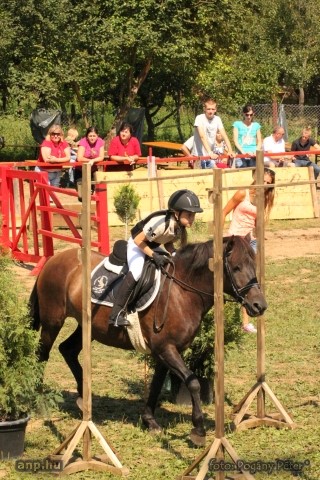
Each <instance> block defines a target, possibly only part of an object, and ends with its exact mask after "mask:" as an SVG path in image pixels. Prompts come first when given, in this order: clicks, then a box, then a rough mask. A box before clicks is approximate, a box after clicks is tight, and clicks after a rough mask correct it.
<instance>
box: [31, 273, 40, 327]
mask: <svg viewBox="0 0 320 480" xmlns="http://www.w3.org/2000/svg"><path fill="white" fill-rule="evenodd" d="M29 312H30V316H31V318H32V323H31V327H32V328H33V330H39V329H40V311H39V298H38V289H37V280H36V283H35V284H34V287H33V289H32V292H31V295H30V298H29Z"/></svg>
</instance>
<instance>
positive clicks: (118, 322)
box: [109, 312, 131, 327]
mask: <svg viewBox="0 0 320 480" xmlns="http://www.w3.org/2000/svg"><path fill="white" fill-rule="evenodd" d="M109 325H113V326H114V327H128V326H129V325H131V323H130V322H129V320H128V319H127V317H126V316H124V314H123V312H119V313H118V315H117V317H116V318H115V320H113V319H109Z"/></svg>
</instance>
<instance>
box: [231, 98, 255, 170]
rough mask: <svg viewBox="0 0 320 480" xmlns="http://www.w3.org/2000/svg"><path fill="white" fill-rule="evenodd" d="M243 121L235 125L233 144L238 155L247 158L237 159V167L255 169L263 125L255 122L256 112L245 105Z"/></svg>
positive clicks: (250, 106) (238, 121)
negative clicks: (240, 154)
mask: <svg viewBox="0 0 320 480" xmlns="http://www.w3.org/2000/svg"><path fill="white" fill-rule="evenodd" d="M242 113H243V120H237V121H236V122H234V123H233V142H234V144H235V147H236V150H237V152H238V153H242V154H244V155H246V154H248V156H247V157H243V158H236V160H235V166H236V167H241V168H245V167H255V166H256V151H257V150H260V149H261V145H262V137H261V125H260V124H259V123H258V122H254V121H253V117H254V112H253V108H252V105H249V104H247V105H245V106H244V107H243V109H242Z"/></svg>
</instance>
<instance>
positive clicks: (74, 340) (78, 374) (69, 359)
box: [59, 325, 83, 397]
mask: <svg viewBox="0 0 320 480" xmlns="http://www.w3.org/2000/svg"><path fill="white" fill-rule="evenodd" d="M81 350H82V328H81V327H80V325H78V326H77V328H76V329H75V331H74V332H73V333H72V334H71V335H70V337H68V338H67V339H66V340H65V341H64V342H62V343H60V345H59V351H60V353H61V355H62V356H63V358H64V359H65V361H66V363H67V365H68V366H69V368H70V370H71V372H72V374H73V376H74V378H75V380H76V383H77V391H78V393H79V395H80V397H82V381H83V371H82V367H81V365H80V363H79V360H78V356H79V353H80V352H81Z"/></svg>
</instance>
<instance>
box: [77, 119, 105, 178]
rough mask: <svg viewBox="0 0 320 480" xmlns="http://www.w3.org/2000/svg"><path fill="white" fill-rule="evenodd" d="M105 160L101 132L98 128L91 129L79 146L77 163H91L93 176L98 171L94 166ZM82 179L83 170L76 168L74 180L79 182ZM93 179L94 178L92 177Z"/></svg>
mask: <svg viewBox="0 0 320 480" xmlns="http://www.w3.org/2000/svg"><path fill="white" fill-rule="evenodd" d="M103 160H104V140H103V139H102V138H100V137H99V132H98V129H97V128H96V127H89V128H88V129H87V131H86V136H85V137H83V138H81V140H80V142H79V146H78V156H77V162H79V163H83V162H89V163H90V164H91V165H92V166H93V168H92V169H91V174H92V175H93V173H94V172H96V171H97V170H98V168H97V166H96V165H94V164H95V163H97V162H102V161H103ZM81 178H82V168H80V167H75V171H74V179H75V182H76V183H77V182H79V180H81ZM91 178H92V177H91Z"/></svg>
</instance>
